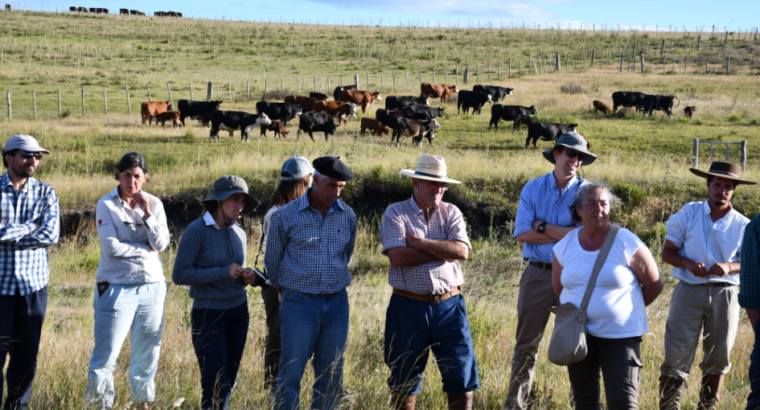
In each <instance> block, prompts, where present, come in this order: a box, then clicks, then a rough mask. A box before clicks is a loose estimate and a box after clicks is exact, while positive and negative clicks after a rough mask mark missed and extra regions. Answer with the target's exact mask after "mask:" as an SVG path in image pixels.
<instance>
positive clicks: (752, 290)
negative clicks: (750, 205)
mask: <svg viewBox="0 0 760 410" xmlns="http://www.w3.org/2000/svg"><path fill="white" fill-rule="evenodd" d="M739 276H740V278H739V279H740V283H741V284H742V285H741V287H740V288H739V305H740V306H741V307H743V308H745V309H760V215H757V216H755V218H754V219H752V222H750V223H749V225H747V226H746V227H745V228H744V238H743V241H742V256H741V273H739Z"/></svg>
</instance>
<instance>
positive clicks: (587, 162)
mask: <svg viewBox="0 0 760 410" xmlns="http://www.w3.org/2000/svg"><path fill="white" fill-rule="evenodd" d="M557 146H560V147H565V148H570V149H574V150H576V151H578V152H580V153H581V154H583V156H585V157H586V158H584V159H583V162H582V163H581V165H591V164H593V163H594V161H596V155H594V154H592V153H590V152H588V151H584V150H582V149H578V147H571V146H569V145H565V144H556V145H554V146H553V147H551V148H549V149H547V150H546V151H544V152H543V154H544V158H546V160H547V161H549V162H551V163H552V164H554V163H556V161H555V160H554V154H553V152H554V148H556V147H557Z"/></svg>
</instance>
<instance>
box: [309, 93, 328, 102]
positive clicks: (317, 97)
mask: <svg viewBox="0 0 760 410" xmlns="http://www.w3.org/2000/svg"><path fill="white" fill-rule="evenodd" d="M309 98H313V99H315V100H317V101H327V100H329V98H327V95H326V94H322V93H315V92H313V91H312V92H310V93H309Z"/></svg>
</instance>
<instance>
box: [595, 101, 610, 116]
mask: <svg viewBox="0 0 760 410" xmlns="http://www.w3.org/2000/svg"><path fill="white" fill-rule="evenodd" d="M593 104H594V114H596V112H597V111H601V112H603V113H604V115H610V114H612V109H610V107H609V106H607V104H605V103H603V102H601V101H599V100H594V102H593Z"/></svg>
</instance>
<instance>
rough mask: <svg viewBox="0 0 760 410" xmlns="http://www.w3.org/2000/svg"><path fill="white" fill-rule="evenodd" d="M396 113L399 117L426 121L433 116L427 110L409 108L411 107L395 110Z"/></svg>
mask: <svg viewBox="0 0 760 410" xmlns="http://www.w3.org/2000/svg"><path fill="white" fill-rule="evenodd" d="M393 111H394V112H395V113H396V116H397V117H399V118H407V119H410V120H418V121H425V120H429V119H431V118H432V117H431V116H430V115H428V113H426V112H415V111H412V110H410V109H409V107H406V108H402V109H398V110H393Z"/></svg>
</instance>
